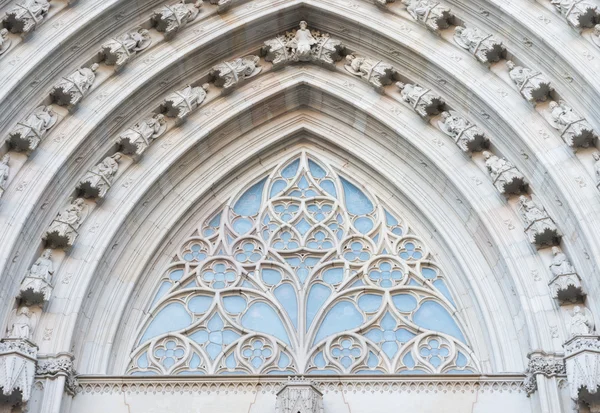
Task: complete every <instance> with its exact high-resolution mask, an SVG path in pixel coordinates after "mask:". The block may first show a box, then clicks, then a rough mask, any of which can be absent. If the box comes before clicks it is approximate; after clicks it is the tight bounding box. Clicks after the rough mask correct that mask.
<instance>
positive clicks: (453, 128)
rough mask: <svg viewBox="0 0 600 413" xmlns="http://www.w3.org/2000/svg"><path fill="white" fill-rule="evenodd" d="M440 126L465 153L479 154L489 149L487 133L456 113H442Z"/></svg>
mask: <svg viewBox="0 0 600 413" xmlns="http://www.w3.org/2000/svg"><path fill="white" fill-rule="evenodd" d="M438 126H439V128H440V129H441V130H442V132H444V133H445V134H446V135H448V136H450V137H451V138H452V139H453V140H454V142H455V143H456V145H457V146H458V147H459V148H460V149H461V150H462V151H464V152H477V151H480V150H482V149H483V148H485V147H487V144H488V139H487V138H486V136H485V133H484V132H483V131H482V130H481V129H479V128H478V127H477V125H475V124H474V123H471V121H469V120H468V119H466V118H464V117H462V116H460V115H458V114H457V113H456V112H454V111H446V112H442V115H441V120H439V121H438Z"/></svg>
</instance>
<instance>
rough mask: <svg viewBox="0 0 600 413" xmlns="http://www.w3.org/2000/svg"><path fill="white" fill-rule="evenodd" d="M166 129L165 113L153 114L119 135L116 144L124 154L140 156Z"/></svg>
mask: <svg viewBox="0 0 600 413" xmlns="http://www.w3.org/2000/svg"><path fill="white" fill-rule="evenodd" d="M166 130H167V122H166V120H165V115H163V114H161V113H157V114H153V115H152V116H151V117H148V118H145V119H143V120H141V121H139V122H138V123H136V124H135V125H133V126H132V127H131V128H129V129H126V130H125V131H124V132H123V133H121V134H120V135H119V138H118V139H117V144H118V145H119V149H120V151H121V152H122V153H124V154H126V155H134V156H141V155H142V153H144V151H145V150H146V149H148V147H149V146H150V144H151V143H152V142H153V141H154V140H155V139H156V138H158V137H160V136H161V135H162V134H163V133H165V131H166Z"/></svg>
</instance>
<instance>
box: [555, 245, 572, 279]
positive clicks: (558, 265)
mask: <svg viewBox="0 0 600 413" xmlns="http://www.w3.org/2000/svg"><path fill="white" fill-rule="evenodd" d="M552 255H553V258H552V264H550V271H551V272H552V275H553V276H555V277H557V276H559V275H568V274H574V273H575V268H574V267H573V265H572V264H571V262H570V261H569V259H568V258H567V256H566V254H565V253H564V252H562V251H561V249H560V248H559V247H552Z"/></svg>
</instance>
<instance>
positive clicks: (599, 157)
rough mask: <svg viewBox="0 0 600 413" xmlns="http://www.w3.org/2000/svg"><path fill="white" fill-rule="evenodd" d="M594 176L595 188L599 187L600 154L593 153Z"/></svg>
mask: <svg viewBox="0 0 600 413" xmlns="http://www.w3.org/2000/svg"><path fill="white" fill-rule="evenodd" d="M592 156H593V157H594V176H595V177H596V187H600V152H594V154H593V155H592Z"/></svg>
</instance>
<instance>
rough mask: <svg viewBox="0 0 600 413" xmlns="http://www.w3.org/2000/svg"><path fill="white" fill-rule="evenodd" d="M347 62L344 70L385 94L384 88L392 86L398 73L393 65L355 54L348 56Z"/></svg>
mask: <svg viewBox="0 0 600 413" xmlns="http://www.w3.org/2000/svg"><path fill="white" fill-rule="evenodd" d="M346 61H347V63H346V65H345V66H344V68H345V69H346V70H347V71H348V72H349V73H352V74H353V75H354V76H360V77H362V78H363V79H365V80H366V81H367V82H369V83H370V84H372V85H373V86H375V88H376V89H377V90H378V91H379V92H383V87H384V86H387V85H391V84H392V81H393V79H394V74H395V73H396V69H394V67H393V66H392V65H390V64H387V63H383V62H381V61H379V60H374V59H370V58H368V57H364V56H356V55H354V54H350V55H348V56H346Z"/></svg>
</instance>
